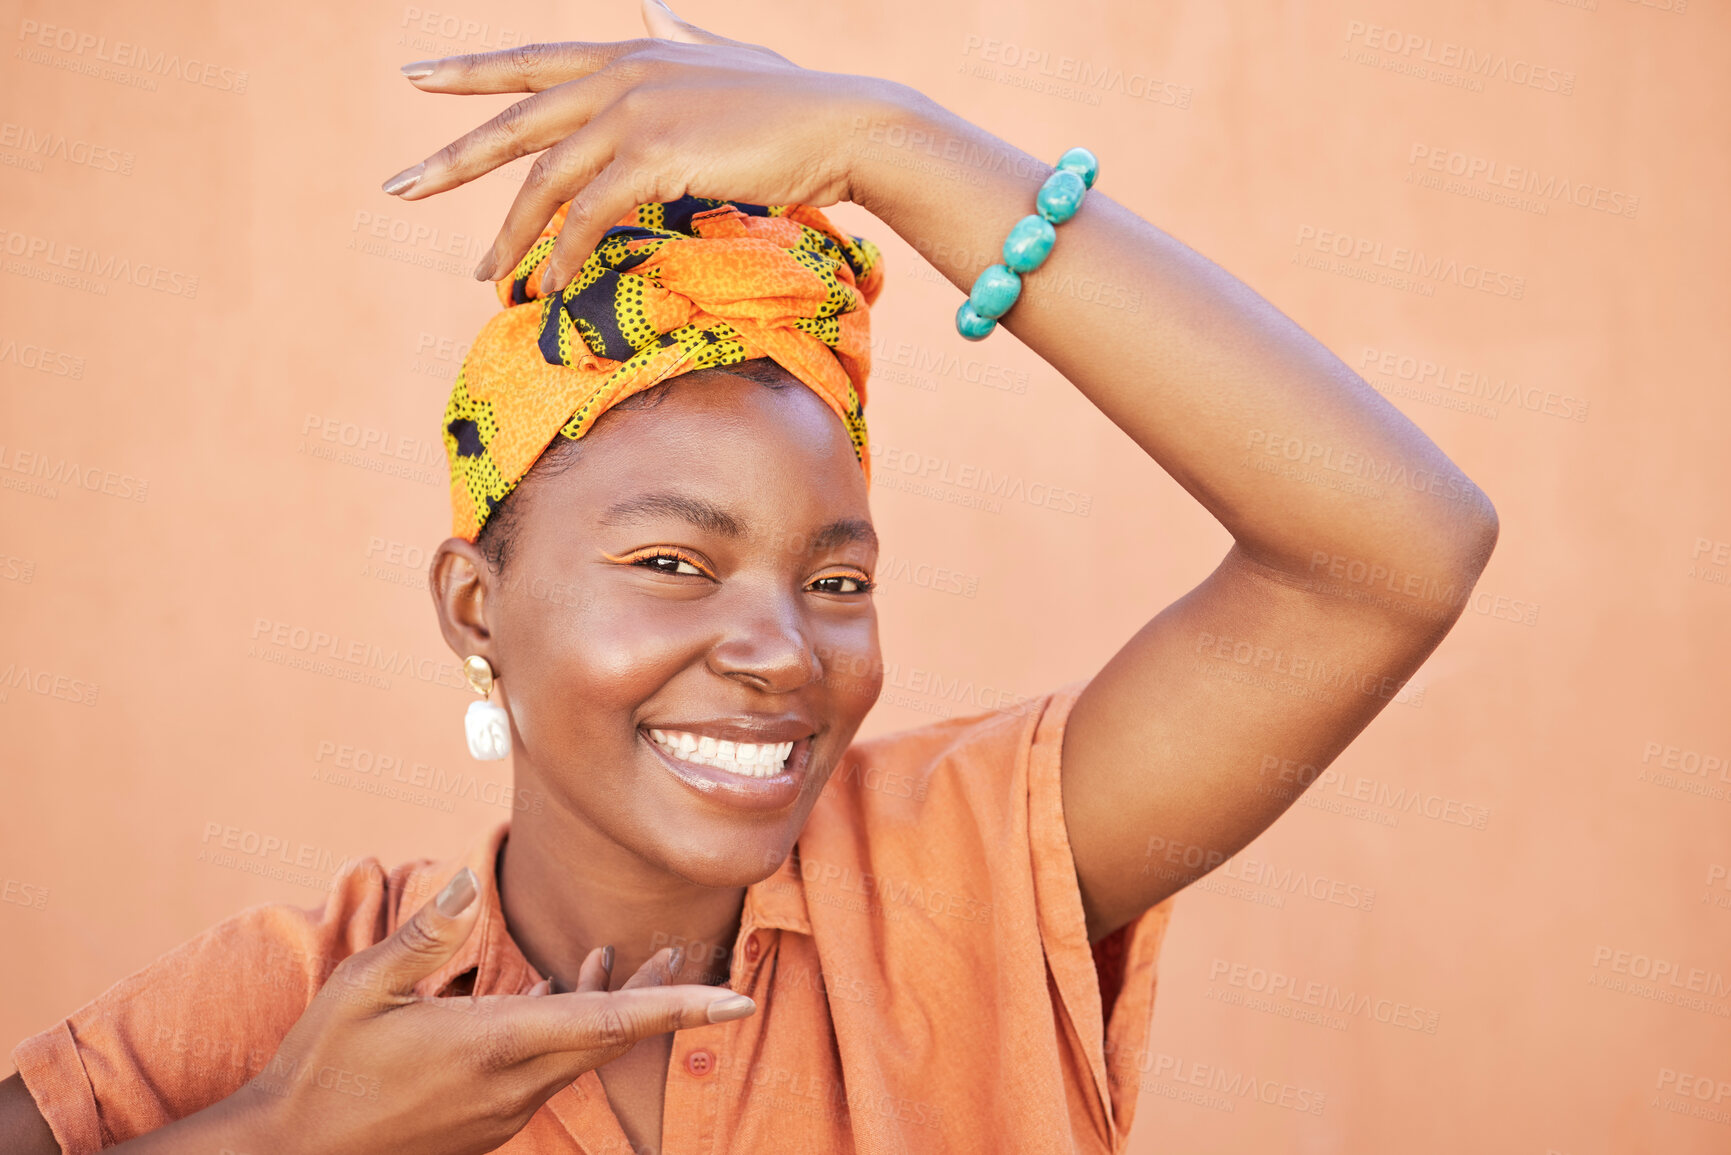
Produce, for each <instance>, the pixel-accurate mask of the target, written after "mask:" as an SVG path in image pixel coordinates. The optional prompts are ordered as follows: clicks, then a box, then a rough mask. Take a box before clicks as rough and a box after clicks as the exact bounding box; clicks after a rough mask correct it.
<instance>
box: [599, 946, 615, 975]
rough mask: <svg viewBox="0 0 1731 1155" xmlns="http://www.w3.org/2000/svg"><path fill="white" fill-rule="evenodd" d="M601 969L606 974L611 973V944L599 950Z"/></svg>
mask: <svg viewBox="0 0 1731 1155" xmlns="http://www.w3.org/2000/svg"><path fill="white" fill-rule="evenodd" d="M601 969H602V970H604V971H606V972H607V973H608V974H612V973H613V947H612V945H611V944H609V945H608V946H604V947H602V948H601Z"/></svg>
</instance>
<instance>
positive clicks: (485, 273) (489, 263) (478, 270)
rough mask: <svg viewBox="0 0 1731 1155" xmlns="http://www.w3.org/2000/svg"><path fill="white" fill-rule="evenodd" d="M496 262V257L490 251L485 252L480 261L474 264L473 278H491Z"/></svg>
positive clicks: (482, 279) (488, 279)
mask: <svg viewBox="0 0 1731 1155" xmlns="http://www.w3.org/2000/svg"><path fill="white" fill-rule="evenodd" d="M498 263H499V260H498V258H497V257H495V256H494V255H493V254H492V252H491V251H488V252H487V254H486V255H485V256H483V257H482V258H481V263H480V264H478V265H476V266H475V279H476V280H477V281H490V280H492V279H493V266H494V265H496V264H498Z"/></svg>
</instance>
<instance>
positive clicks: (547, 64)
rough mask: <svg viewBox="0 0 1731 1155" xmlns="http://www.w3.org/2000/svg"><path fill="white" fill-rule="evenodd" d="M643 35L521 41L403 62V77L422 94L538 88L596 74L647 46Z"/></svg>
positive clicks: (513, 90)
mask: <svg viewBox="0 0 1731 1155" xmlns="http://www.w3.org/2000/svg"><path fill="white" fill-rule="evenodd" d="M649 43H650V41H648V40H647V39H638V40H619V41H615V42H613V43H610V44H590V43H586V42H583V41H571V42H568V43H563V44H522V45H519V46H517V47H516V48H500V49H497V50H495V51H493V52H475V53H471V54H469V55H467V56H443V57H440V58H438V59H436V60H417V61H415V62H414V63H413V64H405V65H403V75H404V76H406V77H408V78H409V82H410V83H411V84H413V85H414V86H415V87H416V88H418V89H420V90H421V91H422V92H449V93H456V94H463V95H466V94H471V93H478V92H540V91H542V90H543V89H547V88H552V87H553V86H554V85H556V84H564V83H565V82H566V81H567V80H575V79H576V78H577V77H579V76H588V75H590V74H591V73H595V72H599V71H601V70H602V69H603V68H605V67H607V66H608V65H609V64H611V63H613V62H614V61H615V60H618V59H619V58H620V57H621V56H627V55H629V54H630V53H632V52H638V51H641V50H642V49H644V48H645V47H647V46H648V45H649Z"/></svg>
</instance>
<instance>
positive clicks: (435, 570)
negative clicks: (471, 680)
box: [427, 537, 498, 671]
mask: <svg viewBox="0 0 1731 1155" xmlns="http://www.w3.org/2000/svg"><path fill="white" fill-rule="evenodd" d="M497 582H498V576H497V575H496V574H494V573H493V571H492V570H491V569H489V568H488V567H487V559H486V557H485V556H484V555H483V554H482V553H481V550H480V547H479V546H477V545H475V544H474V543H473V542H468V541H464V540H463V539H462V538H460V537H449V538H446V539H445V540H444V541H443V542H441V543H440V544H439V548H438V549H437V550H435V551H434V553H433V560H432V562H431V564H430V565H429V566H428V570H427V586H428V589H429V590H430V591H431V592H432V595H433V609H434V612H436V613H437V614H438V615H439V632H440V633H441V634H443V635H444V636H445V644H446V645H448V646H450V647H451V651H452V652H453V653H455V654H456V655H457V657H458V659H462V658H466V657H468V656H469V655H470V654H479V655H481V656H482V657H483V658H486V659H487V661H488V662H490V663H492V664H493V668H494V670H495V671H498V660H497V656H496V655H495V654H494V652H493V634H492V631H491V630H490V629H488V627H487V606H488V598H489V595H490V594H491V593H492V592H493V589H494V587H495V586H496V584H497Z"/></svg>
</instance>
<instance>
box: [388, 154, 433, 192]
mask: <svg viewBox="0 0 1731 1155" xmlns="http://www.w3.org/2000/svg"><path fill="white" fill-rule="evenodd" d="M426 171H427V162H426V161H422V162H421V163H420V164H418V165H416V166H415V167H414V168H406V169H404V170H403V171H402V172H400V173H398V174H397V175H396V176H394V177H392V178H391V179H390V180H388V181H386V182H385V183H384V186H383V187H384V190H385V191H386V192H388V193H390V194H391V195H392V196H400V195H402V194H403V193H406V192H408V191H409V190H410V189H412V188H414V187H415V185H416V184H417V183H418V182H419V181H420V179H421V177H422V176H424V175H425V174H426Z"/></svg>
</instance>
